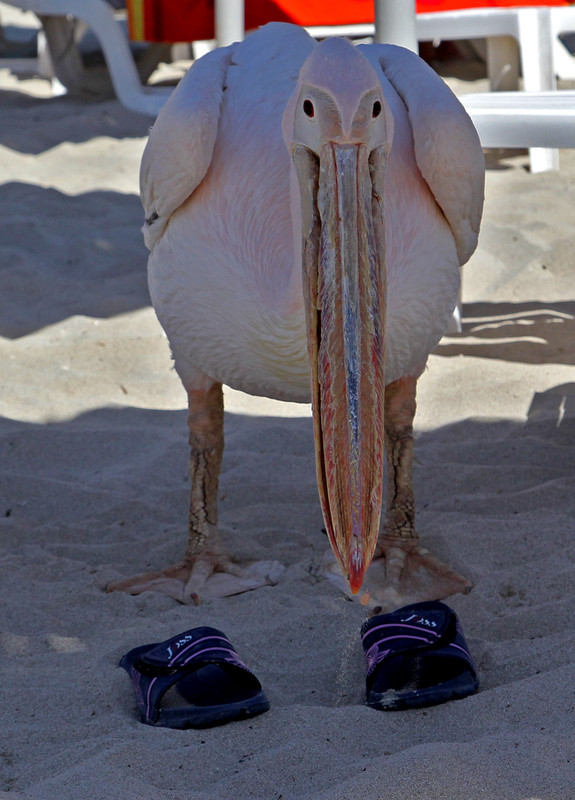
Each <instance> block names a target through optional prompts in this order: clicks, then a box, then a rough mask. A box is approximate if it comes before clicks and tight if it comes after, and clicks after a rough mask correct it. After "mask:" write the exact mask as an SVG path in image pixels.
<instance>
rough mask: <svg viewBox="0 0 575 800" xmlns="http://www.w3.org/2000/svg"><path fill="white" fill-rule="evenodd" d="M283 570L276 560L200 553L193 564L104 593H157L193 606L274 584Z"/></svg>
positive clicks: (111, 586) (113, 586) (138, 578)
mask: <svg viewBox="0 0 575 800" xmlns="http://www.w3.org/2000/svg"><path fill="white" fill-rule="evenodd" d="M283 571H284V567H283V565H282V564H280V563H279V561H249V562H245V563H242V564H240V563H236V562H234V561H232V560H231V558H230V557H229V556H227V555H223V554H221V553H220V554H218V555H217V556H216V555H214V554H204V555H203V556H200V557H198V558H196V559H195V560H194V561H193V562H189V561H188V562H182V563H181V564H175V565H173V566H171V567H166V568H165V569H162V570H158V571H156V572H147V573H144V574H143V575H138V576H135V577H133V578H127V579H126V580H122V581H117V582H115V583H111V584H108V586H107V587H106V591H107V592H115V591H121V592H128V594H133V595H136V594H141V593H142V592H160V593H161V594H165V595H167V596H168V597H173V598H174V599H175V600H177V601H178V602H180V603H195V604H196V605H199V604H200V603H201V602H202V601H203V600H209V599H212V598H215V597H230V596H231V595H234V594H241V593H242V592H249V591H251V590H252V589H259V588H260V587H262V586H270V585H274V584H276V583H277V582H278V580H279V577H280V575H281V574H282V572H283Z"/></svg>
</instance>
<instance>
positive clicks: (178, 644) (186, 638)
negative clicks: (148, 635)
mask: <svg viewBox="0 0 575 800" xmlns="http://www.w3.org/2000/svg"><path fill="white" fill-rule="evenodd" d="M193 640H194V637H193V636H190V634H188V635H187V636H182V638H181V639H178V641H177V642H174V644H173V645H170V646H169V647H168V649H167V653H168V658H171V657H172V656H173V654H174V651H173V650H172V647H174V648H175V650H176V652H178V650H181V649H182V647H183V646H184V645H185V644H188V643H189V642H193Z"/></svg>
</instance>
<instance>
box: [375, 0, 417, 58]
mask: <svg viewBox="0 0 575 800" xmlns="http://www.w3.org/2000/svg"><path fill="white" fill-rule="evenodd" d="M374 6H375V41H376V42H382V43H387V44H399V45H401V46H402V47H407V48H409V50H413V52H414V53H417V50H418V47H417V34H416V30H415V0H374Z"/></svg>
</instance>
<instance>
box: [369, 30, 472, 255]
mask: <svg viewBox="0 0 575 800" xmlns="http://www.w3.org/2000/svg"><path fill="white" fill-rule="evenodd" d="M362 50H363V53H364V55H365V56H366V57H367V58H369V60H370V61H371V63H372V65H374V66H375V64H374V60H376V61H377V62H378V63H379V65H380V67H381V69H382V70H383V72H384V73H385V77H386V78H387V79H388V81H389V82H390V83H391V84H392V86H393V87H394V89H395V91H396V92H397V93H398V95H399V96H400V97H401V99H402V100H403V103H404V104H405V106H406V108H407V113H408V116H409V121H410V124H411V128H412V131H413V140H414V146H415V158H416V160H417V165H418V167H419V170H420V172H421V174H422V175H423V177H424V179H425V181H426V182H427V184H428V186H429V188H430V189H431V191H432V193H433V196H434V197H435V199H436V201H437V204H438V205H439V207H440V208H441V210H442V211H443V213H444V215H445V218H446V219H447V221H448V223H449V225H450V227H451V230H452V232H453V236H454V239H455V244H456V248H457V255H458V257H459V263H460V264H465V262H466V261H467V260H468V259H469V258H470V256H471V254H472V253H473V251H474V250H475V248H476V246H477V237H478V234H479V225H480V222H481V213H482V210H483V191H484V180H485V159H484V156H483V151H482V149H481V143H480V141H479V136H478V134H477V131H476V130H475V127H474V125H473V123H472V121H471V119H470V117H469V115H468V114H467V112H466V111H465V109H464V108H463V106H462V105H461V103H460V102H459V100H458V99H457V98H456V97H455V95H454V94H453V92H452V91H451V89H450V88H449V87H448V86H447V84H446V83H445V82H444V81H443V80H442V79H441V78H440V77H439V75H437V74H436V73H435V72H434V71H433V70H432V69H431V67H429V66H428V65H427V64H426V63H425V62H424V61H423V60H422V59H421V58H419V56H417V55H415V53H412V52H411V50H407V49H405V48H403V47H397V46H396V45H391V44H377V45H368V46H367V47H365V48H362Z"/></svg>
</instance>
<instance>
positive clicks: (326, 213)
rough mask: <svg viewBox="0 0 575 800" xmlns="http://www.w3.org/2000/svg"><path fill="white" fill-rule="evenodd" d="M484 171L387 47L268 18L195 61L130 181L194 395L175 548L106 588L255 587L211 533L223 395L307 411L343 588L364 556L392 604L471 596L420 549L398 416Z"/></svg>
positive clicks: (472, 233)
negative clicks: (238, 393)
mask: <svg viewBox="0 0 575 800" xmlns="http://www.w3.org/2000/svg"><path fill="white" fill-rule="evenodd" d="M483 179H484V159H483V153H482V150H481V146H480V143H479V139H478V136H477V134H476V132H475V129H474V127H473V125H472V123H471V121H470V119H469V117H468V116H467V114H466V113H465V111H464V110H463V108H462V106H461V105H460V103H459V102H458V101H457V99H456V98H455V96H454V95H453V94H452V92H451V91H450V89H449V88H448V87H447V86H446V85H445V84H444V82H443V81H442V80H441V79H440V78H439V77H438V76H437V75H436V74H435V73H434V72H433V71H432V70H431V69H430V68H429V67H428V66H427V65H426V64H425V63H424V62H423V61H421V60H420V59H419V58H418V57H417V56H416V55H414V54H413V53H411V52H410V51H408V50H405V49H403V48H400V47H395V46H392V45H380V44H370V45H365V46H364V45H361V46H358V47H355V46H353V45H352V44H351V43H350V42H348V41H346V40H344V39H337V38H336V39H329V40H326V41H324V42H321V43H319V44H318V43H317V42H316V41H315V40H314V39H312V38H311V37H310V36H309V35H308V34H307V33H306V32H305V31H304V30H302V29H301V28H298V27H296V26H293V25H286V24H279V23H273V24H270V25H267V26H265V27H264V28H262V29H261V30H259V31H257V32H256V33H253V34H252V35H250V36H248V37H247V39H246V40H245V41H243V42H241V43H236V44H233V45H231V46H229V47H225V48H221V49H218V50H215V51H214V52H212V53H209V54H208V55H206V56H204V57H203V58H201V59H200V60H199V61H198V62H197V63H196V64H194V66H193V67H192V68H191V70H190V71H189V72H188V74H187V75H186V76H185V78H184V79H183V80H182V81H181V83H180V85H179V86H178V88H177V89H176V90H175V91H174V93H173V95H172V96H171V98H170V100H169V101H168V102H167V104H166V106H165V107H164V109H163V110H162V112H161V113H160V115H159V117H158V119H157V121H156V123H155V125H154V126H153V128H152V131H151V134H150V138H149V142H148V144H147V147H146V150H145V153H144V156H143V160H142V169H141V191H142V200H143V204H144V208H145V217H146V224H145V226H144V234H145V239H146V244H147V246H148V248H149V249H150V251H151V252H150V257H149V284H150V291H151V296H152V300H153V303H154V306H155V309H156V312H157V315H158V318H159V320H160V322H161V324H162V326H163V327H164V329H165V331H166V333H167V336H168V338H169V341H170V345H171V348H172V352H173V357H174V360H175V367H176V370H177V372H178V374H179V376H180V378H181V380H182V382H183V385H184V387H185V389H186V391H187V393H188V397H189V430H190V445H191V462H190V463H191V468H190V472H191V500H190V515H189V541H188V547H187V550H186V553H185V557H184V561H183V562H182V563H181V564H178V565H176V566H173V567H169V568H167V569H165V570H163V571H161V572H159V573H151V574H147V575H143V576H140V577H137V578H132V579H129V580H127V581H122V582H120V583H118V584H115V585H114V586H112V587H109V588H110V589H124V590H127V591H130V592H132V593H138V592H141V591H145V590H147V589H156V590H159V591H164V592H167V593H169V594H174V596H176V597H177V598H178V599H179V600H183V601H187V600H190V599H195V600H196V601H197V600H198V598H199V597H201V595H202V592H203V590H204V588H205V587H206V582H207V581H209V579H210V576H212V575H213V573H214V572H224V573H228V575H229V576H230V578H229V581H228V582H226V581H223V582H222V584H221V586H222V588H221V594H233V593H235V592H237V591H240V590H242V588H247V587H250V588H251V587H252V586H253V585H254V583H253V580H254V579H253V574H252V575H251V577H250V576H249V575H248V573H245V572H244V570H243V568H242V567H241V566H240V565H239V564H236V563H234V562H233V561H232V559H231V558H230V557H229V556H228V555H226V554H225V553H223V551H222V549H221V547H220V545H219V542H218V536H217V530H216V515H217V487H218V477H219V473H220V467H221V460H222V453H223V400H222V384H223V383H226V384H228V385H229V386H232V387H234V388H236V389H240V390H243V391H244V392H249V393H252V394H256V395H265V396H268V397H273V398H278V399H281V400H290V401H298V402H303V403H305V402H309V401H310V399H311V401H312V405H313V418H314V431H315V449H316V467H317V478H318V486H319V494H320V499H321V504H322V509H323V514H324V518H325V523H326V528H327V532H328V534H329V538H330V541H331V544H332V547H333V550H334V553H335V555H336V557H337V560H338V562H339V564H340V566H341V569H342V571H343V574H344V575H345V576H346V578H347V580H348V582H349V586H350V587H351V590H352V591H353V592H357V591H358V590H359V588H360V587H361V585H362V580H363V575H364V572H365V570H366V569H367V567H368V566H369V564H370V561H371V560H372V558H373V556H374V554H375V556H376V557H377V558H378V559H384V563H385V585H383V586H381V587H379V590H378V593H376V595H377V596H376V599H377V600H378V602H380V604H381V605H382V606H385V607H386V608H392V607H399V606H401V605H403V604H405V603H408V602H417V601H419V600H429V599H440V598H444V597H447V596H449V595H451V594H453V593H455V592H458V591H466V590H467V589H468V588H469V586H470V584H469V582H468V581H466V580H465V579H464V578H462V577H460V576H459V575H457V574H456V573H455V572H454V571H453V570H451V569H450V568H449V567H447V566H446V565H444V564H442V563H441V562H439V561H437V560H436V559H435V558H433V556H430V555H429V554H428V553H427V551H425V550H423V549H422V548H420V546H419V543H418V535H417V532H416V530H415V527H414V501H413V492H412V481H411V460H412V445H413V442H412V423H413V416H414V413H415V390H416V383H417V379H418V377H419V376H420V375H421V373H422V371H423V369H424V368H425V364H426V361H427V357H428V355H429V353H430V351H431V350H432V349H433V348H434V347H435V345H436V344H437V342H438V341H439V339H440V337H441V336H442V334H443V332H444V331H445V328H446V327H447V325H448V323H449V320H450V318H451V315H452V313H453V309H454V306H455V303H456V300H457V293H458V287H459V267H460V265H461V264H463V263H465V262H466V261H467V259H468V258H469V256H470V255H471V253H472V252H473V250H474V249H475V247H476V243H477V235H478V230H479V223H480V217H481V210H482V204H483ZM310 375H311V391H310ZM384 444H385V452H386V454H387V468H388V499H387V516H386V518H385V521H384V524H383V526H382V528H381V531H380V516H381V505H382V486H383V475H384V458H383V452H384ZM232 576H233V577H232ZM244 578H245V584H244V583H242V580H243V579H244ZM265 580H266V579H265V577H263V578H261V579H260V584H261V583H264V582H265ZM250 581H252V582H250ZM255 582H256V583H257V578H256V579H255Z"/></svg>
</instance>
